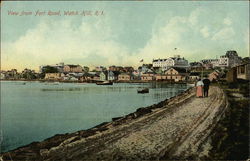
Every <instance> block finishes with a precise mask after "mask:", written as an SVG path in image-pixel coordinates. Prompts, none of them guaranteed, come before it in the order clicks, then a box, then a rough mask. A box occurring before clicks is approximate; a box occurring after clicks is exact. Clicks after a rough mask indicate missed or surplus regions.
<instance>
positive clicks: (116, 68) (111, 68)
mask: <svg viewBox="0 0 250 161" xmlns="http://www.w3.org/2000/svg"><path fill="white" fill-rule="evenodd" d="M109 70H110V71H117V72H124V68H123V67H122V66H115V65H112V66H110V67H109Z"/></svg>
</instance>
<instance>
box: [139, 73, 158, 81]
mask: <svg viewBox="0 0 250 161" xmlns="http://www.w3.org/2000/svg"><path fill="white" fill-rule="evenodd" d="M141 80H143V81H152V80H155V73H153V72H147V73H143V74H142V75H141Z"/></svg>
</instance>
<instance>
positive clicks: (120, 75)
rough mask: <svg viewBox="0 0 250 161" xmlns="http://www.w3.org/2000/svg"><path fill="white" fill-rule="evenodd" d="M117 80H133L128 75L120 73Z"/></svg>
mask: <svg viewBox="0 0 250 161" xmlns="http://www.w3.org/2000/svg"><path fill="white" fill-rule="evenodd" d="M118 80H119V81H129V80H133V77H132V75H131V74H130V73H121V74H119V76H118Z"/></svg>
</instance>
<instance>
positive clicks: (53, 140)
mask: <svg viewBox="0 0 250 161" xmlns="http://www.w3.org/2000/svg"><path fill="white" fill-rule="evenodd" d="M193 89H194V88H193V87H189V88H188V89H186V90H185V91H182V92H181V93H179V94H177V95H175V96H173V97H170V98H166V99H165V100H163V101H161V102H159V103H156V104H153V105H150V106H146V107H139V108H137V109H136V111H134V112H131V113H129V114H127V115H124V116H117V117H113V118H111V121H109V122H102V123H100V124H97V125H95V126H93V127H91V128H89V129H84V130H78V131H75V132H71V133H64V134H55V135H54V136H51V137H49V138H46V139H44V140H42V141H33V142H31V143H29V144H27V145H24V146H20V147H17V148H15V149H13V150H9V151H5V152H1V153H0V154H1V155H3V156H4V155H5V153H16V152H17V153H18V151H19V150H21V151H22V150H24V149H25V148H30V147H32V149H33V148H34V149H35V150H39V151H40V150H41V149H44V148H45V147H46V149H47V148H52V147H54V146H59V145H60V144H61V143H62V142H63V141H65V140H67V139H69V138H72V137H76V136H77V135H79V134H81V138H87V137H91V136H93V135H95V134H97V133H100V132H102V131H105V130H107V129H108V128H107V126H110V125H112V126H118V125H121V124H124V123H126V122H127V121H130V120H134V119H137V118H139V117H143V116H144V115H146V114H149V113H151V112H153V110H155V109H159V108H163V107H165V106H166V105H169V104H172V103H173V102H176V100H178V99H179V98H181V97H182V96H184V95H187V94H190V93H192V91H193ZM74 140H75V139H74ZM74 140H72V141H74ZM36 147H39V148H38V149H37V148H36Z"/></svg>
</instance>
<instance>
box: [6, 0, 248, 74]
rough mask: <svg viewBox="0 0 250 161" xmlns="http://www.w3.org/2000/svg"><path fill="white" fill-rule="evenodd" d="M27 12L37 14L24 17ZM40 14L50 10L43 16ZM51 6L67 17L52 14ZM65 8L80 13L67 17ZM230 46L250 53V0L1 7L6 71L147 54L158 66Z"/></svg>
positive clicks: (135, 59) (133, 61)
mask: <svg viewBox="0 0 250 161" xmlns="http://www.w3.org/2000/svg"><path fill="white" fill-rule="evenodd" d="M23 11H25V12H26V13H27V12H31V13H32V14H31V15H22V14H21V13H22V12H23ZM37 11H39V12H40V13H42V12H44V13H45V15H42V14H41V15H40V16H39V15H36V13H38V12H37ZM49 11H52V12H59V11H60V15H59V16H58V15H51V16H49V15H48V12H49ZM65 11H75V12H76V11H77V12H78V15H71V16H67V15H64V12H65ZM11 12H18V15H11V14H10V13H11ZM83 12H84V13H85V16H84V15H81V14H82V13H83ZM90 12H91V13H92V15H86V13H90ZM96 12H97V13H98V15H96V14H95V13H96ZM175 48H177V49H176V50H175ZM227 50H236V51H237V52H238V54H239V55H240V56H242V57H246V56H249V2H248V1H157V2H154V1H120V2H114V1H90V2H87V1H85V2H84V1H81V2H80V1H74V2H66V1H61V2H56V1H46V2H42V1H39V2H38V1H37V2H32V1H26V2H25V1H4V2H2V4H1V70H8V69H13V68H16V69H18V70H19V71H22V70H23V69H24V68H30V69H35V70H38V69H39V66H40V65H46V64H56V63H59V62H64V63H65V64H80V65H83V66H90V67H94V66H100V65H103V66H110V65H122V66H133V67H138V66H139V65H141V63H140V60H141V59H143V60H144V61H143V63H152V60H153V59H158V58H168V57H171V56H174V55H180V56H181V57H185V58H186V59H187V60H188V61H189V62H191V61H199V60H201V59H206V58H216V57H217V58H218V57H219V56H221V55H224V54H225V53H226V51H227Z"/></svg>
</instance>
